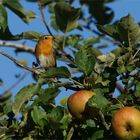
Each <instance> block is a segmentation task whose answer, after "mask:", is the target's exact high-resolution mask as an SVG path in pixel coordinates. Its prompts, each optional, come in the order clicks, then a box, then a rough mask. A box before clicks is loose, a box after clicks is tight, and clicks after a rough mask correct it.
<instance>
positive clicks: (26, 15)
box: [4, 0, 35, 23]
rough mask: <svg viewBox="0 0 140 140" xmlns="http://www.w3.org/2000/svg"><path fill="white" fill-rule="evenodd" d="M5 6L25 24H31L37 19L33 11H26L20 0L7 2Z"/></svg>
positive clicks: (7, 0)
mask: <svg viewBox="0 0 140 140" xmlns="http://www.w3.org/2000/svg"><path fill="white" fill-rule="evenodd" d="M4 5H5V6H6V7H8V8H9V9H10V10H12V12H14V13H15V14H16V15H17V16H19V17H20V18H21V19H22V20H23V21H24V22H25V23H29V22H30V21H31V20H32V19H34V18H35V13H34V12H32V11H29V12H27V11H25V9H24V8H23V6H22V5H21V4H20V2H19V1H18V0H5V1H4Z"/></svg>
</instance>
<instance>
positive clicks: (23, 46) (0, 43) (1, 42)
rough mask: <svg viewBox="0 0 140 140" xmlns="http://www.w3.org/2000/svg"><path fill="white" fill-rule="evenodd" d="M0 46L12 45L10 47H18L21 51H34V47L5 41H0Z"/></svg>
mask: <svg viewBox="0 0 140 140" xmlns="http://www.w3.org/2000/svg"><path fill="white" fill-rule="evenodd" d="M0 46H2V47H5V46H6V47H12V48H16V49H19V50H21V51H25V52H30V53H34V50H35V49H34V48H31V47H28V46H26V45H21V44H15V43H12V42H5V41H0Z"/></svg>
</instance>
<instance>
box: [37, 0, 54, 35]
mask: <svg viewBox="0 0 140 140" xmlns="http://www.w3.org/2000/svg"><path fill="white" fill-rule="evenodd" d="M38 6H39V10H40V13H41V17H42V21H43V23H44V25H45V27H46V28H47V30H48V32H49V34H50V35H51V36H53V34H52V32H51V30H50V28H49V26H48V24H47V22H46V20H45V16H44V12H43V7H42V5H41V0H39V1H38ZM53 37H54V36H53Z"/></svg>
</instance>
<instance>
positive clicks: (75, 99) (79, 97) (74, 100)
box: [67, 90, 96, 119]
mask: <svg viewBox="0 0 140 140" xmlns="http://www.w3.org/2000/svg"><path fill="white" fill-rule="evenodd" d="M95 94H96V93H95V92H93V91H91V90H79V91H77V92H75V93H74V94H72V95H70V96H69V98H68V101H67V105H68V109H69V111H70V113H71V114H72V116H74V117H75V118H77V119H81V118H84V116H85V115H88V108H87V106H86V104H87V102H88V100H89V98H91V97H92V96H93V95H95Z"/></svg>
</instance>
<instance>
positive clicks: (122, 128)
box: [112, 106, 140, 140]
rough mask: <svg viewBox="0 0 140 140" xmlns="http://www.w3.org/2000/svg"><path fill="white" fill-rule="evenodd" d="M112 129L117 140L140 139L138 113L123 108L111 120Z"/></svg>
mask: <svg viewBox="0 0 140 140" xmlns="http://www.w3.org/2000/svg"><path fill="white" fill-rule="evenodd" d="M112 128H113V130H114V132H115V134H116V136H117V137H118V138H119V139H123V140H135V139H136V138H138V137H140V111H139V110H138V109H136V108H134V107H127V106H126V107H123V108H121V109H120V110H118V111H117V112H116V113H115V114H114V116H113V118H112Z"/></svg>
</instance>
